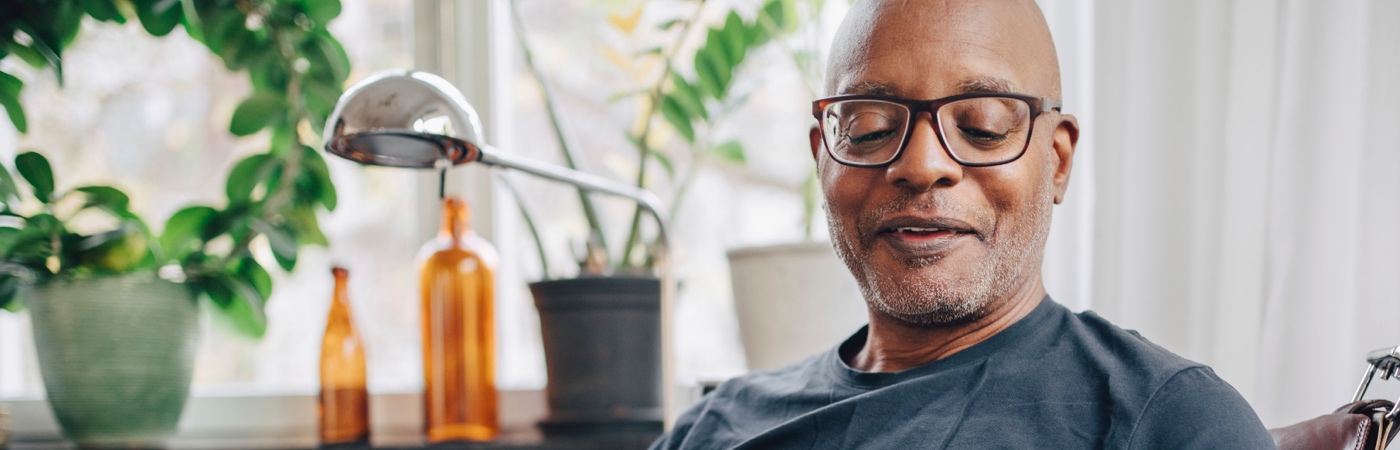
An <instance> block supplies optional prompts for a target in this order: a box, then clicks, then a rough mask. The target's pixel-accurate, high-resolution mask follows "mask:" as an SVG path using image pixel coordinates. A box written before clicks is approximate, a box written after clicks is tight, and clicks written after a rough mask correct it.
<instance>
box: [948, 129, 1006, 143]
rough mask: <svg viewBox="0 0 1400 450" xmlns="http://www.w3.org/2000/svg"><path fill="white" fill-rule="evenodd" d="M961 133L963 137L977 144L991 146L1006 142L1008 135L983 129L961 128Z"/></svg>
mask: <svg viewBox="0 0 1400 450" xmlns="http://www.w3.org/2000/svg"><path fill="white" fill-rule="evenodd" d="M959 131H962V135H963V137H965V138H967V140H968V141H971V142H972V143H975V144H984V145H990V144H996V143H998V142H1001V141H1004V140H1006V133H997V132H994V131H990V130H984V129H981V128H975V127H961V128H959Z"/></svg>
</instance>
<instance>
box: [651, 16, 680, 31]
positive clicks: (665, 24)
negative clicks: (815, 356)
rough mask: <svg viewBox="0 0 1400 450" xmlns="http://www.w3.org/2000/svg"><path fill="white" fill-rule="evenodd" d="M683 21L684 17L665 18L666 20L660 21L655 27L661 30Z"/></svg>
mask: <svg viewBox="0 0 1400 450" xmlns="http://www.w3.org/2000/svg"><path fill="white" fill-rule="evenodd" d="M683 23H685V19H671V20H667V21H665V22H661V23H660V24H658V25H657V26H656V29H658V30H661V31H666V30H669V29H671V28H673V27H675V26H676V25H680V24H683Z"/></svg>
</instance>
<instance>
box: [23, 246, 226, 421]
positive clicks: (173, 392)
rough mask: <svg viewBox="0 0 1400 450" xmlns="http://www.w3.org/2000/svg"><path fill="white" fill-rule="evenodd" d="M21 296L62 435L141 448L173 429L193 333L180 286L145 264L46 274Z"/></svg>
mask: <svg viewBox="0 0 1400 450" xmlns="http://www.w3.org/2000/svg"><path fill="white" fill-rule="evenodd" d="M24 298H25V303H26V304H27V305H28V307H29V311H30V318H31V320H32V322H33V329H34V346H35V348H36V349H37V350H38V356H39V368H40V370H41V371H42V372H43V375H44V388H45V389H46V390H47V392H48V400H49V406H50V407H52V408H53V413H54V417H55V418H56V419H58V424H59V426H60V427H61V428H62V429H63V435H64V437H66V438H68V439H69V440H72V441H73V442H75V443H77V444H78V445H79V446H80V447H84V448H101V447H119V448H149V447H159V446H161V445H162V444H163V442H164V441H165V440H166V439H168V438H170V437H171V436H173V435H174V434H175V431H176V427H177V426H178V425H179V422H180V413H181V412H182V411H183V410H184V407H185V400H186V399H187V398H188V397H189V391H190V378H191V376H192V375H193V373H194V355H195V346H196V345H197V341H198V336H199V334H198V333H199V331H198V330H199V325H198V318H199V317H198V311H199V309H198V306H197V305H196V303H195V299H194V296H193V294H192V293H191V291H190V289H189V288H187V287H186V286H184V285H181V284H177V283H173V282H170V281H165V280H161V279H159V278H157V277H156V276H155V275H154V274H149V273H147V274H133V275H124V276H117V277H104V278H92V279H83V280H74V281H55V282H51V283H46V284H43V285H36V286H31V287H29V288H28V289H27V290H26V291H25V293H24Z"/></svg>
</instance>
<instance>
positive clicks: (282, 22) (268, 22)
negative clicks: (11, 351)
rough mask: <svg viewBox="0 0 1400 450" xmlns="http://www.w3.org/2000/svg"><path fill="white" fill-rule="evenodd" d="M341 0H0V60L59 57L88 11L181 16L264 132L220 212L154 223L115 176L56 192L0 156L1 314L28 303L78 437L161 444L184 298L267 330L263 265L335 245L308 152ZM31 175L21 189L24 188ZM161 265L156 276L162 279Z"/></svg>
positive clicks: (183, 341) (11, 102)
mask: <svg viewBox="0 0 1400 450" xmlns="http://www.w3.org/2000/svg"><path fill="white" fill-rule="evenodd" d="M339 12H340V4H339V2H338V1H337V0H201V1H192V0H182V1H173V0H56V1H55V0H12V1H9V2H5V3H4V4H3V5H0V57H5V56H8V55H15V56H17V57H19V58H20V59H22V60H24V61H25V62H27V63H29V64H30V65H32V66H34V67H36V68H40V69H42V68H52V69H53V73H54V75H55V76H56V77H57V78H58V80H59V82H60V85H61V83H62V79H63V60H62V54H63V50H64V48H65V47H66V46H68V44H70V43H71V42H72V41H73V39H74V38H75V37H76V36H77V34H78V32H79V29H80V25H81V23H82V22H83V20H84V18H85V17H86V18H91V19H95V20H97V21H103V22H115V23H119V24H120V23H126V21H127V20H133V19H134V20H139V22H140V25H141V26H142V27H143V28H144V29H145V30H146V31H147V32H149V33H150V34H152V35H155V36H164V35H166V34H168V33H170V32H171V31H173V30H174V29H175V28H176V27H177V26H181V27H183V29H184V30H185V31H186V32H187V33H188V34H189V35H190V37H192V38H194V39H195V40H196V41H198V42H200V43H202V44H204V45H205V46H206V47H207V48H209V49H210V50H211V51H213V52H214V54H216V55H217V56H219V58H220V59H221V60H222V61H223V63H224V65H225V66H226V67H227V68H228V69H229V70H234V71H242V72H245V73H247V74H248V77H249V80H250V81H251V84H252V86H253V94H252V95H251V96H250V97H249V98H247V99H245V100H244V101H243V102H242V103H240V104H239V105H238V107H237V109H236V110H235V111H234V113H233V116H232V119H231V120H230V124H229V131H230V132H231V133H233V134H235V135H239V136H246V135H250V134H254V133H257V132H259V131H261V130H264V129H270V130H271V133H270V134H271V139H270V144H269V147H268V149H267V151H266V152H262V153H257V154H253V155H251V156H248V157H246V158H244V159H242V160H241V161H239V162H238V163H237V164H235V165H234V167H233V169H232V170H231V172H230V173H229V175H228V178H227V184H226V189H225V194H226V196H227V201H226V202H224V204H223V205H221V206H190V207H186V208H184V209H181V210H179V211H178V212H176V213H175V214H174V215H172V216H171V217H170V218H169V219H168V220H166V221H165V223H164V226H163V227H162V228H161V230H160V231H159V233H157V232H156V231H155V230H153V229H152V228H151V227H149V226H148V225H147V223H146V221H145V220H143V219H142V218H141V217H140V216H139V215H137V214H135V213H134V212H132V211H131V210H130V209H129V204H130V199H129V198H128V196H127V195H126V194H125V193H123V192H122V191H121V190H120V189H117V188H115V187H111V186H99V185H94V186H83V187H77V188H72V189H66V190H65V189H60V188H59V185H58V184H57V183H56V178H57V177H56V176H55V173H54V170H53V168H52V167H51V166H50V164H49V162H48V160H47V159H46V158H45V157H43V156H42V155H40V154H39V153H35V152H26V153H22V154H20V155H18V156H17V157H16V158H15V161H14V168H15V171H16V172H17V173H18V174H19V177H15V176H14V175H12V174H11V172H10V170H9V169H7V168H4V167H0V203H3V206H0V308H3V309H7V310H10V311H16V310H18V309H19V308H20V307H21V305H23V304H26V303H27V304H28V306H29V307H30V309H31V310H32V311H33V314H32V316H31V319H32V321H33V328H34V333H35V342H36V346H37V347H38V350H39V352H38V353H39V360H40V366H41V369H42V372H43V375H44V381H45V385H46V388H47V391H48V397H49V400H50V402H49V403H50V405H51V406H52V408H53V411H54V413H55V416H56V417H57V419H58V421H59V424H60V425H61V426H62V428H63V430H64V433H65V435H67V436H68V437H69V438H71V439H73V440H75V441H78V442H79V444H80V445H84V446H86V445H98V446H106V445H114V446H122V447H130V446H138V447H144V446H151V445H159V442H160V441H161V440H163V439H165V438H167V437H168V436H170V435H171V434H173V433H174V431H175V429H176V425H177V423H178V420H179V417H180V412H181V410H182V409H183V406H184V402H185V400H186V398H187V397H188V392H189V383H190V379H191V375H192V373H193V362H194V355H193V351H194V344H193V342H194V336H195V333H197V327H196V325H197V321H196V320H195V319H196V316H195V314H196V311H197V309H196V308H195V305H196V304H195V302H194V300H195V299H197V298H207V299H208V300H210V302H211V303H212V304H213V305H214V306H215V307H216V309H217V310H218V311H221V312H222V314H221V315H222V316H223V317H225V318H227V319H229V321H230V322H231V323H232V324H233V326H234V329H235V330H238V331H240V332H242V333H244V334H247V335H250V336H255V337H257V336H262V334H263V333H264V332H265V331H266V329H267V318H266V315H265V314H264V312H263V307H264V304H265V303H266V301H267V299H268V297H269V296H271V294H272V287H273V286H272V278H271V277H270V275H269V273H268V271H267V269H266V268H265V264H267V263H264V262H263V261H260V260H259V259H258V258H255V257H254V254H255V252H254V251H253V249H254V248H255V247H259V246H265V247H266V248H267V249H268V250H270V252H267V253H270V254H271V255H272V258H271V259H272V260H273V261H272V262H271V263H272V264H276V265H277V266H279V267H281V268H282V269H284V270H291V269H292V268H294V267H295V265H296V261H297V253H298V251H299V249H300V248H301V247H303V246H305V245H327V242H326V238H325V236H324V235H323V234H322V233H321V230H320V224H319V221H318V219H317V216H316V214H317V213H318V212H319V211H322V210H332V209H334V208H335V206H336V201H337V199H336V192H335V187H334V186H333V185H332V183H331V179H330V173H329V170H328V168H327V167H326V164H325V161H324V160H322V159H321V156H320V154H319V152H317V151H315V150H313V149H314V148H315V147H317V146H318V144H317V143H316V142H315V140H316V139H317V138H316V136H318V135H319V129H320V127H321V125H322V124H323V123H324V122H325V118H326V116H327V115H329V113H330V110H331V109H332V108H333V107H334V104H335V101H336V99H337V98H338V97H339V95H340V93H341V86H342V84H343V83H344V81H345V78H346V77H347V76H348V73H349V67H350V66H349V61H348V59H347V58H346V55H345V52H344V50H343V49H341V47H340V44H339V42H338V41H336V39H335V38H334V37H332V36H331V35H330V33H329V32H328V31H327V29H326V24H327V23H328V22H329V21H330V20H331V19H333V18H334V17H336V16H337V15H338V14H339ZM23 86H24V84H23V82H22V81H21V80H20V79H19V78H17V77H15V76H13V75H11V74H8V73H5V72H0V106H3V107H4V109H5V110H6V113H7V114H8V116H9V118H10V121H11V123H13V124H14V126H15V128H16V129H17V130H19V131H20V132H26V131H27V128H28V121H27V119H26V116H25V113H24V110H23V107H22V105H21V104H20V92H21V90H22V89H23ZM17 179H23V180H24V182H25V187H24V188H21V185H20V184H19V183H17ZM158 275H159V276H158Z"/></svg>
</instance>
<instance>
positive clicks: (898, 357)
mask: <svg viewBox="0 0 1400 450" xmlns="http://www.w3.org/2000/svg"><path fill="white" fill-rule="evenodd" d="M1027 281H1028V282H1027V283H1024V284H1022V286H1021V288H1019V289H1017V290H1016V291H1014V292H1013V293H1012V294H1010V295H1008V296H1006V297H1003V298H1001V299H998V300H995V301H993V302H992V303H991V304H989V305H988V306H989V308H990V310H989V311H987V313H986V314H984V315H983V316H982V317H981V318H979V319H977V320H973V321H970V322H965V323H959V324H952V325H947V326H938V325H915V324H910V323H908V322H905V321H903V320H900V319H897V318H894V317H891V316H889V315H887V314H883V313H880V312H877V311H874V310H872V311H871V314H870V328H869V331H868V333H867V335H866V339H865V346H864V347H862V348H861V350H860V352H859V353H856V354H855V355H854V356H853V357H852V358H851V359H850V360H849V361H847V363H848V364H850V366H851V367H852V368H854V369H856V370H860V371H862V372H898V371H901V370H905V369H910V368H914V367H918V366H921V365H924V364H928V363H930V362H933V361H937V360H940V359H943V358H947V357H949V356H951V355H953V354H954V353H957V352H960V351H962V350H965V349H967V348H968V347H972V346H973V345H977V344H978V343H980V342H982V341H985V340H987V339H989V338H991V337H992V336H995V335H996V334H997V333H1000V332H1001V331H1002V330H1005V329H1007V328H1008V327H1010V326H1011V325H1012V324H1014V323H1016V321H1019V320H1021V318H1022V317H1025V316H1026V315H1027V314H1030V312H1031V310H1034V309H1035V307H1036V305H1038V304H1040V300H1041V299H1042V298H1045V286H1044V284H1042V283H1041V279H1040V276H1039V274H1037V275H1036V276H1035V278H1034V279H1032V280H1027Z"/></svg>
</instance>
